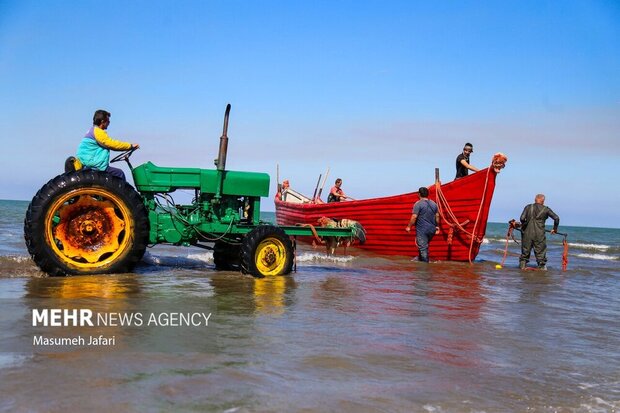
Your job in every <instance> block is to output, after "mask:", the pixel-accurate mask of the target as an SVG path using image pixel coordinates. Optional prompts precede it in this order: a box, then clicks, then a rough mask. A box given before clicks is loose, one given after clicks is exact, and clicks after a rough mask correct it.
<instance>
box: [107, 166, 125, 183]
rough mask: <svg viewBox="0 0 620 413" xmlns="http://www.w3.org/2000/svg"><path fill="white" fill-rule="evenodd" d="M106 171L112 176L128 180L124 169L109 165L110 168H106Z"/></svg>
mask: <svg viewBox="0 0 620 413" xmlns="http://www.w3.org/2000/svg"><path fill="white" fill-rule="evenodd" d="M105 171H106V172H107V173H109V174H110V175H112V176H115V177H117V178H121V179H122V180H123V181H126V180H127V179H125V172H123V170H122V169H118V168H114V167H113V166H108V169H106V170H105Z"/></svg>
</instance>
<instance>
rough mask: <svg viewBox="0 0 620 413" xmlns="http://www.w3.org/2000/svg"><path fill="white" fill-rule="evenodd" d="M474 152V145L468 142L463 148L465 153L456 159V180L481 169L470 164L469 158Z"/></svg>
mask: <svg viewBox="0 0 620 413" xmlns="http://www.w3.org/2000/svg"><path fill="white" fill-rule="evenodd" d="M473 152H474V145H472V144H471V143H469V142H467V143H466V144H465V147H463V153H461V154H460V155H459V156H457V157H456V178H454V179H459V178H462V177H464V176H467V174H468V173H469V171H474V172H478V171H479V170H480V169H478V168H476V167H475V166H473V165H472V164H470V163H469V156H470V155H471V154H472V153H473Z"/></svg>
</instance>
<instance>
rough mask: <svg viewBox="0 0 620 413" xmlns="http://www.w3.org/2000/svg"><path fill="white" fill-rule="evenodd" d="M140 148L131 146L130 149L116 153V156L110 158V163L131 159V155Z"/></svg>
mask: <svg viewBox="0 0 620 413" xmlns="http://www.w3.org/2000/svg"><path fill="white" fill-rule="evenodd" d="M136 149H138V148H131V149H129V150H128V151H125V152H121V153H119V154H118V155H116V156H115V157H114V158H112V159H110V163H114V162H120V161H129V157H130V156H131V154H132V153H134V152H135V151H136Z"/></svg>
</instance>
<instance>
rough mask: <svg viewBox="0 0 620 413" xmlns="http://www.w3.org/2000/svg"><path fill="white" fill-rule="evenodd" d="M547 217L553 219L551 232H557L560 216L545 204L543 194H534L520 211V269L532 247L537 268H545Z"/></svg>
mask: <svg viewBox="0 0 620 413" xmlns="http://www.w3.org/2000/svg"><path fill="white" fill-rule="evenodd" d="M547 218H551V219H553V229H552V230H551V233H552V234H555V233H556V232H558V225H560V217H559V216H557V215H556V214H555V212H553V211H552V210H551V208H549V207H547V206H545V196H544V195H543V194H538V195H536V198H535V199H534V203H533V204H530V205H527V206H526V207H525V208H524V209H523V212H522V213H521V218H520V219H521V233H522V237H521V258H519V268H521V269H522V270H523V269H525V267H526V266H527V263H528V261H529V260H530V254H531V253H532V248H534V255H535V256H536V262H537V263H538V268H539V269H541V270H546V269H547V238H546V237H545V221H546V220H547Z"/></svg>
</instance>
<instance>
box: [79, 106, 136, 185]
mask: <svg viewBox="0 0 620 413" xmlns="http://www.w3.org/2000/svg"><path fill="white" fill-rule="evenodd" d="M110 116H112V114H111V113H110V112H108V111H105V110H101V109H99V110H98V111H96V112H95V114H94V116H93V127H92V128H90V129H89V131H88V132H87V133H86V136H84V138H83V139H82V142H80V145H79V146H78V150H77V155H76V156H77V158H78V159H79V160H80V162H81V163H82V166H83V167H84V168H90V169H96V170H98V171H103V172H107V173H109V174H111V175H113V176H116V177H118V178H121V179H123V180H125V173H124V172H123V171H122V170H121V169H119V168H114V167H112V166H110V150H114V151H127V150H129V149H138V148H139V147H140V145H138V144H137V143H128V142H121V141H117V140H116V139H113V138H111V137H110V136H108V134H107V132H106V129H108V126H110Z"/></svg>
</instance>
